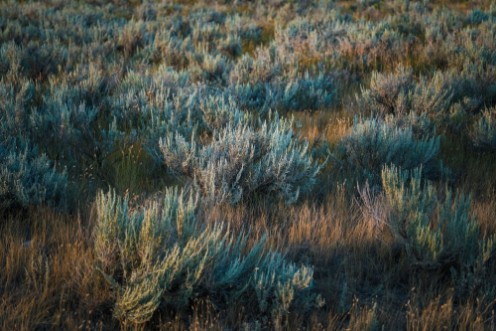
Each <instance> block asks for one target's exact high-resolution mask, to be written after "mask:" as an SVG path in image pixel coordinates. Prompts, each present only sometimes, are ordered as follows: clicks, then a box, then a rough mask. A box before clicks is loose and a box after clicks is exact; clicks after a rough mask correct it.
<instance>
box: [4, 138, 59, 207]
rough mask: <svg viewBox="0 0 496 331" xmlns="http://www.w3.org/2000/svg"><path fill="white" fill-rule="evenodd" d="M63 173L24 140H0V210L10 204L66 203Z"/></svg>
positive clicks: (26, 205) (13, 205) (50, 204)
mask: <svg viewBox="0 0 496 331" xmlns="http://www.w3.org/2000/svg"><path fill="white" fill-rule="evenodd" d="M66 188H67V174H66V173H65V172H59V171H57V170H56V169H55V167H54V165H53V163H52V162H51V161H50V160H49V159H48V158H47V156H46V155H44V154H42V155H38V153H37V152H36V150H35V149H33V148H30V147H29V146H28V145H27V144H25V143H23V144H20V143H16V142H14V141H10V142H0V213H2V212H4V211H8V210H9V209H11V208H13V207H19V206H20V207H28V206H37V205H49V206H53V207H59V208H65V207H66V201H67V200H66V195H65V193H66Z"/></svg>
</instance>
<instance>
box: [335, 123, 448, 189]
mask: <svg viewBox="0 0 496 331" xmlns="http://www.w3.org/2000/svg"><path fill="white" fill-rule="evenodd" d="M439 148H440V140H439V137H435V136H433V137H428V138H415V137H414V134H413V129H412V126H411V125H410V126H409V125H405V126H404V127H397V126H396V123H395V121H391V120H389V121H388V120H381V119H377V118H372V119H368V120H362V121H360V120H355V123H354V125H353V128H352V131H351V133H350V134H349V135H348V136H347V137H345V138H344V139H343V140H342V141H341V142H340V143H339V144H338V146H337V147H336V150H335V151H334V152H333V158H334V159H335V161H336V164H335V166H336V171H337V173H338V174H339V176H341V178H344V179H346V180H348V181H353V182H352V183H351V184H352V185H355V184H356V182H357V181H358V182H359V183H365V182H366V181H368V182H369V184H370V185H371V186H372V187H374V186H376V185H379V184H380V182H381V181H380V174H381V170H382V167H383V166H384V165H391V164H392V165H395V166H398V167H401V168H402V169H404V170H412V169H414V168H417V167H419V166H422V167H423V169H424V175H425V176H427V177H429V178H435V177H437V176H439V175H440V172H441V170H442V167H441V164H440V161H439V160H438V159H437V154H438V153H439Z"/></svg>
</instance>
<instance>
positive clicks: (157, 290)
mask: <svg viewBox="0 0 496 331" xmlns="http://www.w3.org/2000/svg"><path fill="white" fill-rule="evenodd" d="M96 205H97V212H98V216H97V225H96V230H95V231H96V232H95V254H96V257H97V261H98V267H99V269H100V270H101V272H102V273H103V275H104V277H105V278H106V279H107V280H108V281H109V283H110V284H111V285H112V287H113V288H114V291H115V305H114V317H115V318H117V319H118V320H120V321H121V323H122V324H124V325H128V324H134V325H136V324H143V323H146V322H147V321H149V320H150V319H151V318H152V316H153V314H154V313H155V312H156V311H157V310H158V309H159V308H161V307H162V308H165V307H169V308H173V309H176V310H179V309H183V308H185V307H187V306H188V304H189V303H191V302H192V300H193V299H195V298H202V297H203V298H208V299H210V300H212V301H213V302H214V304H217V305H220V306H227V305H233V304H246V305H250V307H253V308H255V307H258V309H257V308H255V309H257V310H258V311H259V312H260V313H264V314H265V313H271V314H285V313H287V312H288V311H289V309H290V308H291V307H292V306H293V305H294V306H296V305H297V306H298V309H304V307H308V308H310V307H311V306H312V305H313V304H314V303H315V302H317V301H316V299H317V297H316V296H315V295H313V294H312V291H311V287H312V284H313V280H312V279H313V270H312V269H311V268H309V267H305V266H302V267H298V266H296V265H294V264H292V263H289V262H287V261H286V260H285V259H284V257H283V256H282V255H281V254H279V253H277V252H272V251H269V250H267V249H266V247H265V239H264V237H262V238H261V239H260V240H255V242H254V243H253V244H248V243H249V240H248V235H247V234H243V233H241V234H239V235H233V234H230V233H229V231H226V229H225V227H223V226H222V225H219V224H213V225H212V224H210V225H205V224H204V223H202V222H201V220H200V219H199V215H198V212H197V211H198V205H199V200H198V196H197V195H194V194H187V193H185V192H184V191H178V190H177V189H167V190H166V192H165V196H164V198H163V200H161V201H159V202H151V203H149V204H148V205H147V206H145V207H141V208H136V209H133V208H131V207H130V206H129V201H128V200H127V198H120V197H118V196H117V195H116V194H115V193H113V192H109V193H106V194H105V193H100V194H99V195H98V197H97V201H96Z"/></svg>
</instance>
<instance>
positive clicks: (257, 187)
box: [160, 118, 320, 204]
mask: <svg viewBox="0 0 496 331" xmlns="http://www.w3.org/2000/svg"><path fill="white" fill-rule="evenodd" d="M160 148H161V150H162V153H163V156H164V160H165V163H166V165H167V166H168V167H170V168H171V169H172V170H174V171H176V172H177V173H179V174H182V175H184V176H187V177H189V178H191V179H193V181H194V184H195V185H196V186H197V187H198V188H199V190H200V191H201V192H202V194H203V195H204V197H206V199H207V200H209V201H211V202H214V203H222V202H227V203H229V204H237V203H238V202H240V201H241V200H242V199H244V200H247V199H251V198H254V197H256V196H259V197H278V198H281V199H282V200H283V201H285V202H286V203H293V202H295V201H296V200H297V199H298V196H299V195H300V193H305V192H308V191H309V190H310V189H311V187H312V186H313V184H314V183H315V176H316V174H317V173H318V171H319V170H320V166H319V165H318V164H317V163H316V162H314V161H312V158H311V156H310V153H309V151H308V144H307V143H299V142H298V141H297V140H296V138H295V137H294V135H293V131H292V129H291V123H290V122H288V121H284V120H279V119H278V118H276V119H274V120H273V121H272V122H271V123H269V124H268V123H266V122H264V123H263V124H262V125H261V126H260V127H259V128H253V127H251V126H248V125H246V124H243V123H237V124H230V125H228V126H227V127H225V128H223V129H221V130H217V131H215V132H214V134H213V138H212V141H211V142H210V143H209V144H205V145H200V144H198V143H197V142H196V141H195V137H194V136H193V138H192V139H191V141H187V140H186V139H185V138H184V137H183V136H181V135H179V134H177V133H176V134H175V135H172V134H171V135H169V136H167V137H165V138H163V139H161V140H160Z"/></svg>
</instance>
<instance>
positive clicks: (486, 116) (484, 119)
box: [470, 107, 496, 150]
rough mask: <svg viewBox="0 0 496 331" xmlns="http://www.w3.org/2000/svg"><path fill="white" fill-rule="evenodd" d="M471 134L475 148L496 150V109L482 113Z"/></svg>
mask: <svg viewBox="0 0 496 331" xmlns="http://www.w3.org/2000/svg"><path fill="white" fill-rule="evenodd" d="M470 134H471V138H472V142H473V144H474V145H475V147H477V148H481V149H487V150H496V107H492V108H489V109H486V110H484V111H483V112H482V114H481V117H480V118H479V120H478V121H477V122H475V123H474V125H473V127H472V131H471V133H470Z"/></svg>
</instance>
